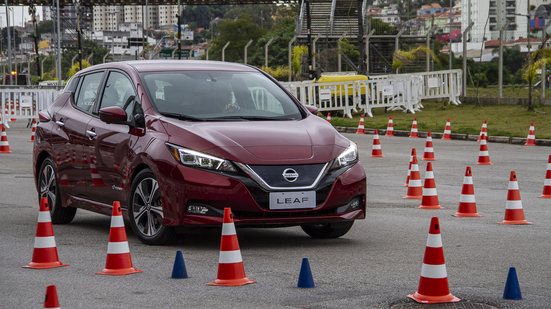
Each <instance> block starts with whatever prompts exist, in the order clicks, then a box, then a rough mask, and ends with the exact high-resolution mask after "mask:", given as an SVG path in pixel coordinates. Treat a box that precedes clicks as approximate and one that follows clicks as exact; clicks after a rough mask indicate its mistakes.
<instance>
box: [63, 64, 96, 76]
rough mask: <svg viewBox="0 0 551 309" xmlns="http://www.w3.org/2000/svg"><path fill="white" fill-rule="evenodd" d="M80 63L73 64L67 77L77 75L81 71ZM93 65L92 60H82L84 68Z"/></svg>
mask: <svg viewBox="0 0 551 309" xmlns="http://www.w3.org/2000/svg"><path fill="white" fill-rule="evenodd" d="M79 66H80V64H79V63H78V61H77V62H75V64H73V66H72V67H71V68H70V69H69V72H67V78H70V77H71V76H73V75H75V74H76V73H77V72H78V71H80V68H79ZM89 66H91V64H90V62H88V61H87V60H82V69H85V68H87V67H89Z"/></svg>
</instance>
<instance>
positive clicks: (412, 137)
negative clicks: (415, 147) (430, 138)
mask: <svg viewBox="0 0 551 309" xmlns="http://www.w3.org/2000/svg"><path fill="white" fill-rule="evenodd" d="M408 137H409V138H419V136H408Z"/></svg>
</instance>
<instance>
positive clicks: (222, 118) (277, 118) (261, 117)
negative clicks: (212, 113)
mask: <svg viewBox="0 0 551 309" xmlns="http://www.w3.org/2000/svg"><path fill="white" fill-rule="evenodd" d="M207 120H262V121H278V120H296V119H295V118H289V117H266V116H222V117H214V118H207Z"/></svg>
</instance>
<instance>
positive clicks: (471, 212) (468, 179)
mask: <svg viewBox="0 0 551 309" xmlns="http://www.w3.org/2000/svg"><path fill="white" fill-rule="evenodd" d="M454 216H455V217H480V215H479V214H478V212H477V210H476V199H475V196H474V184H473V173H472V171H471V167H470V166H467V168H466V169H465V177H464V178H463V187H462V188H461V195H460V196H459V208H458V209H457V212H456V213H455V214H454Z"/></svg>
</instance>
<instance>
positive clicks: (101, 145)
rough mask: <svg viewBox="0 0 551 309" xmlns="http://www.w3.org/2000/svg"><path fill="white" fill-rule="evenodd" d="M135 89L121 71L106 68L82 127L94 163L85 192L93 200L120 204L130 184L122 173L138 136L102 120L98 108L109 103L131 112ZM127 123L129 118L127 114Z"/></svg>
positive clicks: (128, 162) (127, 169)
mask: <svg viewBox="0 0 551 309" xmlns="http://www.w3.org/2000/svg"><path fill="white" fill-rule="evenodd" d="M135 98H136V90H135V87H134V83H133V82H132V80H131V79H130V78H129V77H128V76H127V75H126V74H125V73H123V72H122V71H116V70H113V71H110V72H109V73H108V76H107V78H106V82H105V84H104V86H103V89H102V92H101V99H100V101H99V106H98V107H97V108H96V111H95V117H93V118H92V119H91V120H90V122H89V123H88V125H87V127H86V132H87V134H88V135H89V144H88V147H89V149H88V150H87V151H89V152H90V153H91V156H92V158H93V159H94V164H95V174H92V183H91V185H90V186H89V187H88V191H89V193H90V195H91V196H93V197H94V200H96V201H98V202H101V203H104V204H112V203H113V201H115V200H117V201H121V202H122V203H123V204H124V203H125V201H126V199H127V193H128V191H129V190H130V187H129V186H130V185H131V184H130V183H127V182H126V179H128V177H127V176H125V174H126V173H128V171H129V168H130V163H131V162H132V160H133V156H134V152H133V149H132V145H134V144H135V143H136V141H137V139H138V138H139V137H138V136H137V135H136V134H130V133H129V131H130V126H129V125H128V124H112V123H111V124H108V123H105V122H103V121H102V120H101V119H100V118H99V116H98V111H99V110H100V109H101V108H105V107H109V106H119V107H121V108H123V109H125V110H126V112H127V114H129V115H131V114H132V109H133V108H135V104H137V103H136V102H135ZM128 120H129V123H130V122H131V121H130V120H131V118H130V117H129V119H128Z"/></svg>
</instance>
